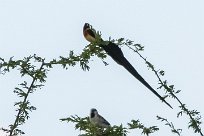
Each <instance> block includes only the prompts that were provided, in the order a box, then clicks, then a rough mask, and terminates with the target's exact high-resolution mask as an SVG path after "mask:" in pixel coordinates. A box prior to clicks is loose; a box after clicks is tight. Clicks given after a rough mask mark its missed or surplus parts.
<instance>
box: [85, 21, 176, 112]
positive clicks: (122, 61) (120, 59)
mask: <svg viewBox="0 0 204 136" xmlns="http://www.w3.org/2000/svg"><path fill="white" fill-rule="evenodd" d="M83 35H84V37H85V39H86V40H87V41H89V42H90V43H95V42H97V40H98V39H97V38H96V37H97V34H96V33H95V31H93V29H92V28H91V26H90V24H88V23H85V24H84V27H83ZM99 40H100V41H101V43H102V42H103V39H102V38H101V39H99ZM99 44H100V42H99ZM99 46H100V47H101V48H103V49H104V50H105V52H106V53H107V54H108V55H109V56H110V57H111V58H112V59H113V60H114V61H115V62H117V63H118V64H119V65H121V66H123V67H124V68H125V69H126V70H127V71H129V72H130V73H131V74H132V75H133V76H134V77H135V78H136V79H138V80H139V81H140V82H141V83H142V84H143V85H144V86H146V87H147V88H148V89H149V90H150V91H152V92H153V93H154V94H155V95H156V96H157V97H158V98H159V99H160V100H162V101H163V102H164V103H166V104H167V105H168V106H169V107H170V108H172V106H171V105H170V104H169V103H168V102H166V101H165V99H164V98H163V97H161V96H160V95H159V94H158V93H157V92H156V91H155V90H154V89H153V88H152V87H151V86H150V85H149V83H147V81H146V80H145V79H144V78H143V77H142V76H141V75H140V74H139V73H138V72H137V70H136V69H135V68H134V67H133V66H132V65H131V64H130V62H129V61H128V60H127V59H126V58H125V56H124V54H123V52H122V50H121V49H120V47H119V46H118V45H116V44H115V43H113V42H111V41H109V42H108V44H107V45H103V44H100V45H99ZM172 109H173V108H172Z"/></svg>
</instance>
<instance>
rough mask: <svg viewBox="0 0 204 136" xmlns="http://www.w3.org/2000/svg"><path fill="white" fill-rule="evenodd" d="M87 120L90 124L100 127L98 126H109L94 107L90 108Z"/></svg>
mask: <svg viewBox="0 0 204 136" xmlns="http://www.w3.org/2000/svg"><path fill="white" fill-rule="evenodd" d="M89 120H90V122H91V124H93V125H95V126H97V127H100V128H108V127H110V123H109V122H108V121H107V120H105V119H104V118H103V117H102V116H101V115H99V114H98V111H97V110H96V109H95V108H92V109H91V112H90V116H89Z"/></svg>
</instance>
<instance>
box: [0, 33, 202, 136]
mask: <svg viewBox="0 0 204 136" xmlns="http://www.w3.org/2000/svg"><path fill="white" fill-rule="evenodd" d="M98 34H99V35H100V33H98ZM108 42H115V43H116V44H118V45H119V46H122V45H123V46H126V47H128V48H129V49H131V50H133V51H134V52H135V53H137V54H138V55H139V56H140V58H141V59H142V60H144V62H145V63H146V64H147V67H148V68H149V69H150V70H152V71H153V72H154V74H155V75H156V77H157V78H158V81H159V82H158V84H159V87H158V89H164V90H165V92H166V95H165V96H164V98H166V97H169V98H173V99H175V100H176V101H177V102H178V104H179V106H178V107H179V108H180V111H179V112H178V114H177V117H178V118H179V117H181V116H182V115H183V114H185V115H187V116H188V117H189V123H188V127H189V128H192V129H193V130H194V132H195V133H199V134H200V135H201V136H203V133H202V130H201V127H200V125H201V115H200V112H198V111H197V110H189V109H188V108H187V106H186V104H184V103H183V102H181V101H180V99H179V98H178V97H177V96H176V94H178V93H179V92H180V90H176V89H175V87H174V85H168V82H167V80H163V79H162V78H161V77H163V76H164V75H165V72H164V71H163V70H156V68H155V67H154V65H153V64H151V63H150V62H149V61H148V60H147V59H146V58H144V57H143V56H142V55H141V54H140V52H141V51H143V50H144V47H143V46H141V45H140V44H134V42H133V41H131V40H125V39H124V38H120V39H118V40H111V39H110V40H109V41H108ZM100 44H107V42H105V43H100ZM98 45H99V43H98V42H96V43H93V44H90V45H88V46H86V47H85V48H84V49H83V51H82V53H81V54H79V55H76V54H75V53H74V51H70V52H69V54H68V55H67V56H60V57H59V58H58V59H53V60H50V61H48V60H46V59H45V58H42V57H39V56H37V55H36V54H34V55H31V56H28V57H25V58H23V59H19V60H15V59H14V57H11V58H10V59H9V60H5V59H3V58H0V70H1V71H0V72H1V74H2V75H3V74H6V73H8V72H10V71H11V70H13V69H17V70H18V71H19V74H20V76H21V77H29V78H30V79H31V82H28V81H23V82H22V83H20V84H19V86H17V87H15V88H14V93H15V94H16V95H17V96H18V97H19V98H20V99H21V100H20V101H19V102H15V104H14V106H15V107H16V108H17V109H16V113H17V114H16V116H15V117H16V118H15V120H14V122H13V123H12V124H10V125H9V126H8V128H1V129H2V130H3V131H5V132H8V133H9V136H16V135H19V134H24V132H23V131H22V130H20V129H19V127H20V126H21V125H23V124H24V123H25V122H26V120H27V119H29V118H30V116H29V113H30V112H32V111H34V110H36V107H34V106H32V105H31V102H30V101H29V99H28V98H29V95H30V94H32V93H34V92H35V91H36V90H38V89H41V88H42V87H43V86H44V83H45V82H46V78H47V76H46V75H47V73H48V72H49V71H50V70H51V69H52V68H53V66H54V65H60V66H62V67H63V68H64V69H68V68H69V67H70V66H71V67H74V66H76V65H77V64H78V65H80V67H81V69H82V70H84V71H88V70H90V67H89V60H90V58H91V57H92V56H97V57H98V58H100V59H101V60H102V61H103V62H104V63H105V64H107V63H106V62H105V61H104V59H105V58H106V56H107V54H105V53H104V51H103V49H102V48H101V47H99V46H98ZM157 118H158V120H161V121H165V122H166V125H168V126H169V127H170V128H171V131H172V132H173V133H175V134H177V135H180V133H181V129H175V128H174V125H173V123H172V122H168V120H167V119H164V118H162V117H159V116H158V117H157ZM61 121H67V122H72V123H75V124H76V125H75V128H76V129H79V130H81V131H83V134H81V136H82V135H83V136H94V135H104V134H105V135H108V136H116V135H117V136H120V135H121V136H126V135H127V133H128V130H130V129H142V134H144V135H147V136H148V135H149V134H151V133H153V132H155V131H158V130H159V128H158V127H156V126H152V127H145V126H144V125H143V124H142V123H140V122H139V120H132V121H131V123H128V126H129V128H125V127H123V125H119V126H113V127H110V128H108V129H106V130H103V129H101V128H96V127H95V126H91V125H90V123H89V120H88V118H87V117H85V118H80V117H78V116H71V117H68V118H65V119H61ZM99 132H100V133H99Z"/></svg>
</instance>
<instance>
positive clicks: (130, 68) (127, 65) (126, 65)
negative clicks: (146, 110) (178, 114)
mask: <svg viewBox="0 0 204 136" xmlns="http://www.w3.org/2000/svg"><path fill="white" fill-rule="evenodd" d="M120 61H121V62H120V64H121V65H122V66H123V67H124V68H125V69H126V70H128V71H129V72H130V73H131V74H132V75H133V76H134V77H135V78H136V79H138V80H139V81H140V82H141V83H142V84H143V85H145V86H146V87H147V88H148V89H149V90H150V91H152V92H153V93H154V94H155V95H156V96H157V97H159V98H160V99H161V100H162V101H163V102H164V103H166V104H167V105H168V106H169V107H170V108H172V106H171V105H170V104H169V103H167V102H166V101H165V100H164V98H163V97H161V96H160V95H159V94H158V93H157V92H156V91H155V90H154V89H153V88H152V87H151V86H150V85H149V84H148V83H147V82H146V81H145V80H144V79H143V78H142V76H141V75H140V74H139V73H138V72H137V71H136V70H135V68H134V67H133V66H132V65H131V64H130V63H129V61H128V60H127V59H126V58H125V57H123V59H122V60H120ZM172 109H173V108H172Z"/></svg>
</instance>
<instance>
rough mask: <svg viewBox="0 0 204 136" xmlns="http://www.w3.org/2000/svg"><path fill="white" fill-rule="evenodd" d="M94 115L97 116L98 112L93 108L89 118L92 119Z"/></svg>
mask: <svg viewBox="0 0 204 136" xmlns="http://www.w3.org/2000/svg"><path fill="white" fill-rule="evenodd" d="M96 115H98V111H97V110H96V109H95V108H92V109H91V112H90V117H91V118H94V117H95V116H96Z"/></svg>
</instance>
